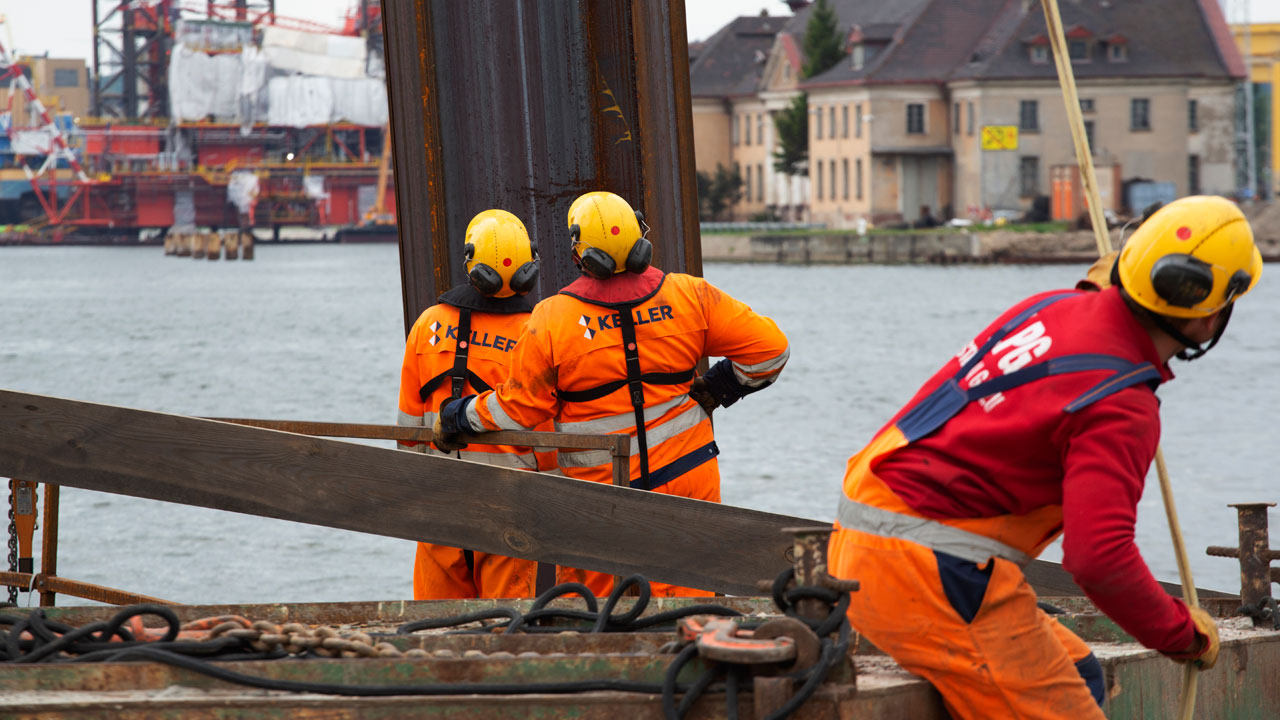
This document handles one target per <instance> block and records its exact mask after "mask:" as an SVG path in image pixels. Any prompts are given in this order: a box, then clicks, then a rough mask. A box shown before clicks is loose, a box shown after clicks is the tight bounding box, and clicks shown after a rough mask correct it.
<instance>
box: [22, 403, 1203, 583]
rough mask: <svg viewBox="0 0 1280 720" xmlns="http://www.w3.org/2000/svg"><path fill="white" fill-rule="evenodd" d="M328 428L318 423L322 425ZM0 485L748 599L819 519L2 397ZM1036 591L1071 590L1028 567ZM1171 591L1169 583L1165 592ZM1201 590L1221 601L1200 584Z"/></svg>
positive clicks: (1049, 571)
mask: <svg viewBox="0 0 1280 720" xmlns="http://www.w3.org/2000/svg"><path fill="white" fill-rule="evenodd" d="M326 430H327V431H331V430H332V429H331V428H326ZM0 476H11V477H22V478H26V479H30V480H35V481H37V482H47V483H53V484H57V485H67V486H70V487H79V488H84V489H87V490H96V491H100V492H110V493H116V494H121V495H132V496H135V497H145V498H151V499H155V500H164V501H167V502H176V503H182V504H186V505H197V506H200V507H210V508H215V509H220V510H228V511H232V512H241V513H246V514H250V515H259V516H262V517H273V518H279V519H283V520H293V521H296V522H304V523H310V524H313V525H322V526H326V527H335V528H341V529H346V530H355V531H358V532H366V533H371V534H374V535H385V536H389V537H399V538H404V539H406V540H422V541H426V542H435V543H441V544H447V545H454V546H462V547H469V548H472V549H475V550H481V551H485V552H495V553H502V554H507V555H514V556H518V557H526V558H531V559H535V560H539V561H542V562H550V563H557V564H563V565H571V566H576V567H582V568H587V569H590V570H597V571H601V572H608V573H613V574H630V573H634V572H638V573H642V574H644V575H646V576H648V577H649V578H651V579H653V580H660V581H663V582H670V583H676V584H680V585H687V586H691V587H702V588H707V589H712V590H718V591H721V592H726V593H730V594H735V595H755V594H758V592H759V590H758V589H757V588H756V585H755V584H756V582H757V581H759V580H767V579H772V578H773V577H775V576H776V575H777V573H778V572H781V571H782V570H783V569H785V568H786V567H787V561H786V553H787V549H788V548H790V547H791V540H790V538H789V537H787V536H786V535H784V534H783V533H782V528H784V527H797V526H813V525H822V524H825V523H821V522H819V521H816V520H809V519H805V518H796V517H791V516H787V515H778V514H774V513H767V512H761V511H757V510H748V509H744V508H736V507H732V506H727V505H717V504H713V503H706V502H701V501H697V500H689V499H685V498H678V497H671V496H667V495H659V494H656V493H647V492H643V491H639V490H632V489H630V488H621V487H613V486H610V485H605V484H601V483H590V482H582V481H578V480H572V479H569V478H564V477H556V476H552V475H535V474H532V473H526V472H521V471H517V470H509V469H504V468H495V467H490V466H487V465H480V464H478V463H472V462H467V461H463V460H454V459H450V458H445V457H434V456H428V455H422V454H418V453H407V452H402V451H397V450H391V449H383V448H375V447H369V446H366V445H358V444H354V443H348V442H344V441H339V440H326V439H321V438H315V437H306V436H302V435H296V434H293V433H285V432H279V431H275V430H263V429H258V428H254V427H247V426H238V425H232V424H228V423H221V422H216V421H212V420H202V419H198V418H190V417H183V416H178V415H167V414H163V413H156V412H149V411H143V410H132V409H128V408H122V407H116V406H111V405H100V404H96V403H88V402H82V401H75V400H64V399H59V398H52V397H46V396H41V395H31V394H26V393H19V392H14V391H5V390H0ZM1027 578H1028V580H1029V581H1030V582H1031V585H1032V587H1034V588H1035V589H1036V591H1037V592H1038V593H1040V594H1041V595H1043V596H1066V595H1079V594H1080V590H1079V588H1077V587H1076V585H1075V584H1074V583H1073V582H1072V581H1071V578H1070V576H1069V575H1067V573H1065V572H1064V571H1063V570H1062V568H1061V567H1060V566H1058V565H1056V564H1054V563H1048V562H1041V561H1035V562H1033V563H1032V564H1031V565H1030V566H1029V567H1028V568H1027ZM1165 587H1166V589H1172V590H1173V592H1175V593H1176V592H1177V588H1176V586H1173V585H1168V584H1166V585H1165ZM1202 593H1205V594H1207V595H1216V596H1224V594H1222V593H1211V592H1207V591H1202Z"/></svg>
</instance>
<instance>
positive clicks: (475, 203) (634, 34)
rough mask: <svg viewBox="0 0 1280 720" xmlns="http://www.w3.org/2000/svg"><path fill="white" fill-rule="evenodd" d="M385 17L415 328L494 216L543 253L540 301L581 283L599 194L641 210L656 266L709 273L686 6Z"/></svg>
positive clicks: (409, 2) (407, 294)
mask: <svg viewBox="0 0 1280 720" xmlns="http://www.w3.org/2000/svg"><path fill="white" fill-rule="evenodd" d="M383 22H384V27H385V34H386V53H387V55H386V57H387V87H388V94H389V95H390V101H391V114H392V119H391V125H392V136H393V151H394V156H395V169H396V208H397V213H398V216H399V226H400V228H399V229H400V257H401V268H402V269H401V274H402V280H403V291H404V307H405V328H406V331H407V330H408V328H409V327H410V326H411V325H412V323H413V321H414V320H415V319H416V318H417V317H418V315H419V314H420V313H421V312H422V310H424V309H425V308H426V307H428V306H429V305H431V304H432V303H434V302H435V298H436V296H437V295H439V294H440V293H441V292H443V291H444V290H447V289H448V288H449V287H451V286H452V285H453V284H456V283H461V282H465V274H464V272H463V269H462V237H463V233H464V231H465V229H466V225H467V222H468V221H469V220H470V218H471V217H472V216H473V215H474V214H475V213H477V212H479V211H481V210H484V209H487V208H491V207H499V208H504V209H507V210H510V211H512V212H514V213H515V214H516V215H518V216H520V217H521V219H523V220H524V222H525V225H526V226H527V227H528V228H529V231H530V234H531V236H532V237H533V238H534V240H535V241H537V242H538V244H539V252H540V254H541V256H542V271H541V273H540V275H541V277H540V281H539V289H538V291H537V294H538V295H539V296H541V297H546V296H547V295H550V294H553V293H555V292H557V291H558V290H559V289H560V288H561V287H563V286H564V285H566V284H568V283H569V282H571V281H572V280H573V279H574V278H576V277H577V271H576V269H575V268H574V266H573V264H572V261H571V260H570V252H569V246H568V237H567V232H566V228H565V217H566V214H567V212H568V208H569V204H570V203H571V202H572V201H573V199H574V198H575V197H577V196H578V195H579V194H581V193H583V192H587V191H591V190H610V191H613V192H616V193H618V194H619V195H622V196H623V197H625V198H626V199H627V200H628V201H630V202H631V203H632V205H634V206H635V207H636V208H637V209H638V210H642V211H644V213H645V218H646V221H647V222H648V224H649V226H650V227H651V229H652V232H651V234H650V238H651V239H652V240H653V241H654V249H655V256H654V264H656V265H657V266H658V267H661V268H662V269H664V270H667V271H675V272H690V273H694V274H698V273H700V272H701V267H702V262H701V257H702V256H701V245H700V242H699V238H698V234H697V207H696V206H697V192H696V185H695V182H694V166H693V139H692V129H691V128H692V122H693V121H692V114H691V109H690V108H691V100H690V97H689V87H688V74H689V68H688V49H687V42H686V39H685V30H684V2H683V0H578V1H577V2H555V3H537V2H532V1H531V0H514V1H513V0H472V1H469V2H465V3H459V2H453V1H452V0H383ZM481 48H483V52H481V51H479V49H481Z"/></svg>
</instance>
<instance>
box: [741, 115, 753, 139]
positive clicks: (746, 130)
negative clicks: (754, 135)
mask: <svg viewBox="0 0 1280 720" xmlns="http://www.w3.org/2000/svg"><path fill="white" fill-rule="evenodd" d="M742 144H743V145H750V144H751V113H743V114H742Z"/></svg>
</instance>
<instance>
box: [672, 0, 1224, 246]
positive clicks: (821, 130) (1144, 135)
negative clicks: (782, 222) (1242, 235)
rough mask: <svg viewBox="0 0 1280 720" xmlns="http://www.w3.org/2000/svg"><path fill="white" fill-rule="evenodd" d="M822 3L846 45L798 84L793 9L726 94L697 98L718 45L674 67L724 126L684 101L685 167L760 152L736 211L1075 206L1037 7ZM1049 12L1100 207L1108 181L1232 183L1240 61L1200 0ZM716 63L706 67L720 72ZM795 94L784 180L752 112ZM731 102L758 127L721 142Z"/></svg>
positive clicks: (1090, 3)
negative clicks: (692, 151)
mask: <svg viewBox="0 0 1280 720" xmlns="http://www.w3.org/2000/svg"><path fill="white" fill-rule="evenodd" d="M830 4H831V5H832V7H833V8H834V9H835V11H836V13H837V16H838V18H839V23H840V27H841V28H842V29H847V31H848V36H847V37H848V44H847V49H848V54H847V55H846V57H845V58H844V60H842V61H841V62H840V63H839V64H837V65H836V66H834V67H832V68H830V69H828V70H827V71H826V72H824V73H822V74H820V75H818V76H816V77H813V78H810V79H808V80H806V81H800V80H799V75H800V68H801V66H802V63H803V58H802V57H801V52H800V42H801V39H802V37H803V33H804V29H805V26H806V24H807V22H808V16H809V14H810V8H802V9H800V10H799V11H798V12H797V14H796V15H795V16H793V17H791V18H784V19H777V18H771V19H769V20H770V22H771V23H782V27H781V28H779V29H778V30H777V31H776V32H775V36H774V38H773V42H772V45H771V47H770V49H769V52H768V56H767V58H766V59H765V60H764V61H763V63H759V62H756V63H753V64H752V66H751V71H750V72H749V73H745V72H739V73H738V74H737V76H736V77H737V78H738V80H739V83H740V84H738V85H737V86H736V88H735V93H734V95H733V96H732V98H731V99H729V98H728V96H717V95H716V89H717V87H716V85H715V84H714V83H703V84H702V85H701V87H702V92H701V93H699V82H698V76H699V67H698V66H699V65H700V64H702V63H710V62H711V61H712V60H713V59H714V57H713V56H719V57H725V56H726V55H724V53H725V51H724V50H723V49H721V50H720V51H716V49H715V47H713V46H712V44H711V43H710V42H709V43H708V47H707V48H704V50H703V51H702V52H701V53H700V54H699V57H698V60H697V62H696V63H695V64H694V66H693V67H692V70H691V72H692V73H693V78H694V82H693V87H694V103H695V108H697V107H699V106H700V107H702V108H703V112H704V113H707V114H710V113H712V110H711V109H712V108H714V107H715V106H716V101H717V97H720V98H721V99H720V102H721V105H720V107H722V108H723V109H722V110H721V113H722V116H723V118H724V122H727V123H728V125H727V127H728V133H727V134H719V133H716V132H711V131H709V130H708V128H710V127H711V125H712V124H711V123H710V122H709V121H708V119H707V118H705V117H704V118H703V121H702V124H701V125H699V124H698V120H697V114H696V113H697V112H698V111H697V110H696V109H695V142H696V143H697V145H698V157H699V169H705V168H706V167H707V166H706V165H705V164H704V162H711V158H715V159H716V160H717V161H721V162H724V161H731V162H739V163H740V164H741V165H742V166H743V167H744V168H745V167H749V165H750V164H752V163H755V164H757V165H759V164H760V163H764V169H763V173H762V175H763V177H762V179H761V178H753V181H754V183H755V184H754V186H753V192H754V194H753V195H752V199H751V201H750V202H745V203H743V204H741V205H739V206H738V207H737V208H736V210H735V217H736V218H737V219H746V218H748V217H750V216H751V215H753V214H755V213H758V212H760V211H762V210H766V209H771V210H774V211H776V212H777V213H778V214H780V215H782V216H784V217H787V218H788V219H808V220H811V221H816V222H823V223H827V224H828V225H831V226H835V227H848V226H852V225H854V224H856V223H857V222H858V220H859V219H865V220H867V221H869V222H871V223H873V224H877V225H884V224H895V223H914V222H920V221H921V220H922V218H925V217H926V216H927V217H931V218H933V219H936V220H945V219H948V218H950V217H972V218H975V219H977V218H981V217H985V216H987V215H988V214H989V213H992V212H1001V211H1002V212H1005V213H1009V214H1014V213H1021V212H1024V211H1027V210H1029V209H1030V208H1032V206H1033V204H1035V202H1036V199H1037V198H1048V199H1049V201H1050V203H1051V205H1052V207H1053V209H1054V210H1055V212H1057V213H1058V214H1059V215H1060V216H1063V217H1074V216H1076V215H1078V214H1079V213H1080V212H1081V211H1083V205H1082V199H1081V197H1080V193H1079V183H1078V179H1076V178H1077V177H1078V175H1077V172H1076V170H1075V168H1074V166H1075V155H1074V149H1073V146H1072V143H1071V135H1070V132H1069V131H1068V128H1067V125H1066V112H1065V110H1064V108H1063V100H1062V93H1061V90H1060V88H1059V86H1058V82H1057V75H1056V72H1055V67H1054V64H1053V61H1052V56H1051V51H1050V49H1049V46H1048V38H1047V36H1046V34H1045V22H1044V17H1043V15H1042V13H1041V11H1040V5H1039V3H1029V2H1024V1H1023V0H897V1H896V2H893V3H885V2H880V1H879V0H831V3H830ZM1062 14H1063V23H1064V27H1065V28H1066V29H1067V31H1068V46H1069V49H1070V55H1071V58H1072V66H1073V69H1074V71H1075V75H1076V81H1077V85H1078V88H1079V94H1080V101H1081V106H1082V109H1083V110H1084V117H1085V121H1086V130H1087V133H1088V135H1089V139H1090V145H1091V148H1092V152H1093V159H1094V162H1095V164H1097V165H1098V166H1099V172H1100V176H1101V178H1100V185H1101V186H1102V187H1103V189H1104V190H1105V192H1106V196H1105V197H1104V198H1103V200H1104V203H1106V204H1107V206H1108V207H1109V208H1111V209H1115V210H1120V209H1122V208H1123V207H1124V204H1125V197H1124V188H1125V187H1127V186H1128V185H1129V184H1130V183H1132V182H1139V181H1152V182H1159V183H1172V184H1173V187H1174V188H1175V190H1176V194H1177V195H1179V196H1180V195H1186V194H1191V193H1196V192H1205V193H1220V194H1226V195H1230V194H1233V193H1234V191H1235V189H1236V187H1237V172H1236V151H1235V143H1236V120H1235V118H1236V90H1237V87H1238V85H1239V80H1240V79H1241V78H1243V75H1244V66H1243V63H1242V62H1241V59H1240V56H1239V53H1238V52H1237V51H1236V49H1235V45H1234V43H1233V42H1232V40H1231V35H1230V32H1229V30H1228V29H1227V26H1226V23H1225V21H1224V19H1223V17H1222V12H1221V10H1220V9H1219V7H1218V5H1217V2H1216V0H1161V1H1160V2H1159V3H1157V2H1154V1H1152V0H1145V1H1143V0H1134V1H1131V2H1114V1H1107V0H1076V1H1073V2H1065V3H1062ZM742 20H759V19H757V18H740V19H739V21H735V22H740V21H742ZM732 25H733V24H731V25H730V27H732ZM726 29H728V28H726ZM722 32H723V31H722ZM729 39H730V38H729V36H725V37H723V38H721V43H722V44H723V42H725V41H728V40H729ZM756 41H757V42H758V43H759V42H763V39H762V38H756ZM732 64H733V63H732V62H728V61H722V62H720V63H719V64H718V67H719V70H720V72H721V73H722V75H725V76H727V75H730V74H732V73H731V72H730V70H729V67H728V66H730V65H732ZM739 67H741V66H739ZM725 82H727V81H725ZM752 85H753V86H754V87H755V90H754V93H749V92H748V91H747V88H748V86H752ZM800 91H804V92H807V93H808V96H809V165H808V175H807V177H804V178H788V177H787V176H783V175H780V174H778V173H772V172H771V166H772V162H771V161H769V160H766V158H771V156H772V152H773V149H774V147H773V144H772V143H771V131H772V123H771V122H768V118H767V115H768V114H769V113H772V112H776V111H777V110H780V109H781V108H783V107H785V106H786V105H787V104H788V103H789V102H790V99H791V98H792V97H793V96H794V94H795V93H797V92H800ZM735 114H736V115H737V116H738V120H737V122H738V123H739V129H741V127H742V125H743V124H744V123H749V124H751V126H752V128H753V130H754V129H755V128H757V127H759V126H761V125H762V126H763V130H761V131H759V132H758V133H757V134H756V135H753V136H752V137H751V140H753V141H755V142H754V144H752V145H750V146H746V145H743V144H741V141H742V140H743V137H742V136H741V134H739V135H738V136H736V137H737V139H738V140H739V144H734V142H733V139H734V137H735V136H734V135H733V133H732V126H733V122H734V121H733V117H734V115H735ZM761 116H764V119H765V122H763V123H761V122H760V117H761ZM700 129H701V132H700ZM760 137H763V139H764V143H763V145H761V144H760V142H759V139H760ZM984 139H985V140H986V143H985V147H984V142H983V141H984ZM726 145H727V153H726V152H725V150H724V148H725V146H726ZM716 153H720V154H718V155H717V154H716ZM704 157H705V158H707V160H705V161H704ZM712 169H714V166H713V165H712ZM761 185H763V187H761ZM761 191H763V192H761ZM780 191H781V192H780ZM1040 202H1041V203H1044V202H1045V200H1044V199H1042V200H1041V201H1040Z"/></svg>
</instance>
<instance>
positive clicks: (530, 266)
mask: <svg viewBox="0 0 1280 720" xmlns="http://www.w3.org/2000/svg"><path fill="white" fill-rule="evenodd" d="M529 252H530V254H531V255H532V256H533V259H532V260H530V261H529V262H527V263H525V264H523V265H521V266H520V269H519V270H516V271H515V272H514V273H512V274H511V279H510V280H508V281H507V287H509V288H511V290H512V292H514V293H515V294H517V295H528V294H529V292H530V291H531V290H533V288H534V286H535V285H537V284H538V262H539V258H538V243H536V242H533V241H530V242H529Z"/></svg>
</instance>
